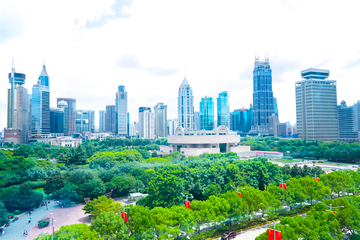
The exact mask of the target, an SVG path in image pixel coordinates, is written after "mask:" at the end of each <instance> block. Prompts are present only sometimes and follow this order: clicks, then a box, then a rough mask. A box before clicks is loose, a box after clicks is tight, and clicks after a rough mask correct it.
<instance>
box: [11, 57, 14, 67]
mask: <svg viewBox="0 0 360 240" xmlns="http://www.w3.org/2000/svg"><path fill="white" fill-rule="evenodd" d="M11 68H14V59H13V58H12V59H11Z"/></svg>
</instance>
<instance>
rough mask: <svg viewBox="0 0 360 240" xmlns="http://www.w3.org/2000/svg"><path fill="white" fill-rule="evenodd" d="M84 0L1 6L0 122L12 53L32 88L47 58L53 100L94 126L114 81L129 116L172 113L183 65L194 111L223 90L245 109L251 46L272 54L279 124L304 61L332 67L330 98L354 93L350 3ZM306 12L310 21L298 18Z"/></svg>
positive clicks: (351, 98)
mask: <svg viewBox="0 0 360 240" xmlns="http://www.w3.org/2000/svg"><path fill="white" fill-rule="evenodd" d="M40 3H41V4H40ZM85 3H86V2H85V1H78V2H76V3H74V4H73V5H72V8H71V9H69V4H70V2H66V1H65V2H64V4H63V6H58V5H54V6H52V5H51V4H50V3H46V2H41V1H39V4H36V3H35V4H34V3H30V2H26V1H24V2H23V4H18V3H17V4H15V3H11V2H9V3H6V4H4V3H1V4H0V19H1V20H2V21H0V30H1V33H3V34H1V36H0V51H1V52H2V58H1V59H0V76H3V77H2V78H1V79H2V81H0V127H1V128H3V127H6V118H7V116H6V107H7V98H6V95H7V93H6V90H7V89H8V88H9V86H8V83H7V81H6V80H7V78H6V76H7V74H8V73H9V72H10V69H11V59H14V68H15V69H16V71H17V72H21V73H24V74H26V77H27V79H26V83H25V85H24V87H25V88H27V89H28V90H29V92H30V91H31V87H32V86H33V85H34V84H36V82H37V79H38V77H39V68H40V67H41V66H42V65H43V59H45V65H46V67H47V72H48V74H49V76H51V84H50V91H51V95H50V107H56V105H57V104H56V98H63V97H64V98H74V99H76V101H77V105H76V107H77V109H91V110H94V111H95V112H96V116H95V125H97V126H98V125H99V110H105V106H106V105H112V104H114V100H115V99H114V94H115V93H116V89H117V87H118V86H119V85H124V86H126V89H127V91H128V92H129V111H128V112H129V113H130V122H133V121H135V120H136V119H137V109H138V107H139V106H155V105H156V103H157V102H163V103H164V104H166V105H168V118H177V90H178V86H179V85H180V84H181V82H182V80H183V76H184V70H186V77H187V79H188V81H189V83H190V85H191V87H192V89H193V94H194V106H195V111H199V109H198V104H199V102H200V99H201V97H203V96H210V97H213V98H215V97H217V95H218V93H219V92H222V91H228V92H229V95H230V96H231V100H230V111H232V110H234V109H239V108H242V107H248V106H249V104H250V103H251V102H252V91H251V89H252V69H253V62H254V56H255V52H258V55H259V57H260V59H259V60H260V61H263V60H264V57H265V53H266V52H268V54H269V61H270V64H271V68H272V73H273V92H274V96H275V97H276V98H277V102H278V109H279V118H280V121H281V122H287V121H290V122H291V123H292V124H294V123H295V121H296V120H295V119H296V113H295V93H294V92H295V89H294V83H295V82H296V81H300V80H301V75H300V71H301V70H304V69H307V68H310V67H314V68H321V69H328V70H330V72H331V78H330V79H336V80H337V83H338V89H337V90H338V91H337V101H338V103H337V104H340V102H341V101H342V100H345V101H346V102H347V104H348V105H353V104H354V103H356V102H357V100H358V96H357V91H356V88H357V87H358V86H359V85H358V81H356V80H357V78H358V77H359V76H360V68H359V67H360V61H359V59H360V47H359V46H358V44H357V42H359V40H360V39H359V36H357V35H358V34H356V33H355V32H356V31H353V29H355V28H354V27H355V26H356V25H355V23H356V22H358V20H359V16H357V14H356V12H355V8H354V7H351V5H352V4H351V2H350V3H347V4H342V5H337V4H334V3H328V2H321V1H320V2H318V3H312V8H310V9H309V8H308V7H307V5H308V4H309V3H308V2H306V1H303V2H301V3H300V2H296V1H287V2H286V3H284V2H281V1H275V2H272V3H269V2H266V1H263V2H261V3H257V4H255V3H246V4H245V3H237V2H228V3H222V4H221V5H219V4H212V3H206V9H205V11H203V7H204V2H198V3H191V5H190V2H187V1H185V2H182V3H181V4H180V3H171V4H170V3H168V2H166V1H164V2H160V1H155V2H153V3H148V2H146V1H137V0H135V1H128V2H127V3H124V4H123V5H121V4H114V1H106V2H102V3H87V4H85ZM19 5H21V7H19ZM84 6H86V7H85V9H84ZM189 6H191V7H189ZM164 9H166V11H164ZM341 10H344V11H345V10H346V11H347V14H346V15H345V16H343V17H342V18H340V19H329V18H328V17H327V16H329V14H334V15H335V14H336V13H337V12H338V11H341ZM353 11H354V12H353ZM30 12H31V15H30V14H29V13H30ZM64 12H66V13H67V14H63V13H64ZM214 13H216V15H217V16H218V17H217V18H214V17H213V16H214ZM304 13H306V14H310V15H311V14H314V15H315V16H316V18H311V19H304V18H303V17H302V16H303V14H304ZM199 16H201V18H199ZM253 16H256V17H255V18H254V17H253ZM274 16H277V17H274ZM285 18H286V21H284V19H285ZM164 19H166V21H165V22H164V21H163V20H164ZM248 19H253V20H252V21H251V22H249V21H247V20H248ZM297 19H301V21H299V20H297ZM325 19H326V20H325ZM263 22H266V24H267V25H268V27H264V28H262V30H261V31H258V29H256V26H258V25H259V24H260V23H263ZM3 23H6V26H5V25H4V24H3ZM344 26H345V27H344ZM44 29H46V31H47V34H46V35H44V34H42V33H43V31H44ZM113 29H117V31H114V30H113ZM164 29H166V31H164ZM199 29H201V31H199ZM284 29H286V30H287V31H283V30H284ZM302 31H306V32H307V34H306V36H305V35H304V34H302V33H301V32H302ZM119 32H121V33H122V34H118V33H119ZM239 32H241V34H239ZM214 34H215V35H214ZM309 34H310V35H311V34H316V36H319V37H318V38H308V37H307V36H308V35H309ZM39 35H41V37H40V38H39V37H38V36H39ZM118 35H119V36H118ZM214 36H215V37H214ZM244 36H246V37H244ZM145 39H146V40H145ZM345 39H346V40H345ZM119 46H120V47H119ZM123 46H124V47H123ZM334 46H335V47H334ZM105 70H106V71H105ZM80 89H81V90H80Z"/></svg>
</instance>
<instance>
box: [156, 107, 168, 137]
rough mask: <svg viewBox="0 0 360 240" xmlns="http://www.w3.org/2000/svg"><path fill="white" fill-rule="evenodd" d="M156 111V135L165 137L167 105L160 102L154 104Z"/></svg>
mask: <svg viewBox="0 0 360 240" xmlns="http://www.w3.org/2000/svg"><path fill="white" fill-rule="evenodd" d="M154 113H155V136H156V138H164V137H166V136H167V106H166V105H164V104H163V103H158V104H156V106H154Z"/></svg>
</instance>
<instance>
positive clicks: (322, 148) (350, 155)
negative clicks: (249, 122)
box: [240, 137, 360, 163]
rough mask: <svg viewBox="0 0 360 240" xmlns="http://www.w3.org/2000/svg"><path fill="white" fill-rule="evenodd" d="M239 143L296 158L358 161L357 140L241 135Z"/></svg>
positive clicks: (359, 160) (358, 148) (358, 146)
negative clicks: (314, 139)
mask: <svg viewBox="0 0 360 240" xmlns="http://www.w3.org/2000/svg"><path fill="white" fill-rule="evenodd" d="M240 144H241V145H250V146H251V150H260V151H278V152H282V153H284V155H287V156H291V157H293V158H297V159H327V160H329V161H334V162H346V163H359V162H360V143H359V142H350V143H344V142H338V141H334V142H323V141H305V140H304V141H303V140H300V139H297V140H293V139H291V140H280V139H279V138H277V137H243V138H241V143H240Z"/></svg>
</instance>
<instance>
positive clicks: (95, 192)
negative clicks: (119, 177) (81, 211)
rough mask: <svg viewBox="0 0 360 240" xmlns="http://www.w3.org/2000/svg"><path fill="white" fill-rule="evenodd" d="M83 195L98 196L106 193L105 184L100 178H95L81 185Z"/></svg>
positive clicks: (80, 189)
mask: <svg viewBox="0 0 360 240" xmlns="http://www.w3.org/2000/svg"><path fill="white" fill-rule="evenodd" d="M79 191H80V194H81V196H83V197H90V198H92V199H93V198H96V197H98V196H100V195H103V194H104V193H105V184H104V183H103V181H101V179H100V178H96V179H93V180H91V181H89V182H87V183H84V184H81V185H80V186H79Z"/></svg>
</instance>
